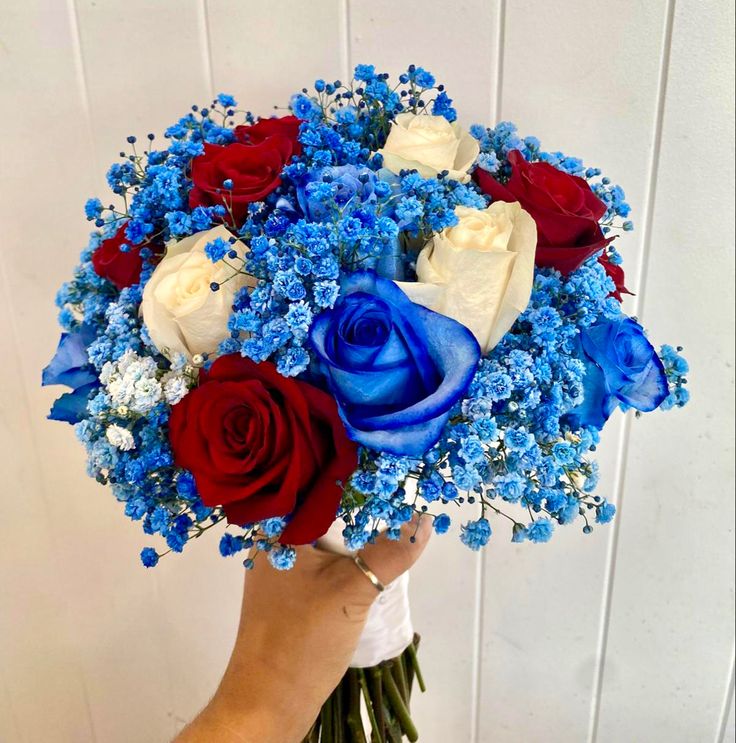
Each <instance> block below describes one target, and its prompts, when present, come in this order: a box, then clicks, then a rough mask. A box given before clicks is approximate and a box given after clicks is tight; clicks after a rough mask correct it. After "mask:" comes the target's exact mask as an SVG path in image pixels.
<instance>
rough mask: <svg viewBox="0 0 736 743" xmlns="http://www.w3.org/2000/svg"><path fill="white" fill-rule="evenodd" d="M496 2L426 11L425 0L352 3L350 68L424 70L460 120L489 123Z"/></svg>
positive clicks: (464, 2) (465, 0) (468, 1)
mask: <svg viewBox="0 0 736 743" xmlns="http://www.w3.org/2000/svg"><path fill="white" fill-rule="evenodd" d="M499 16H500V2H499V0H491V1H484V0H461V1H460V2H453V3H441V4H437V5H436V6H434V7H430V6H429V5H428V4H427V3H426V2H423V0H401V1H400V2H395V1H394V0H377V1H376V2H367V1H366V0H350V31H351V63H352V64H353V65H355V64H373V65H375V66H376V69H377V70H380V71H381V72H389V73H391V75H398V74H399V73H401V72H404V71H405V70H406V68H407V67H408V66H409V65H410V64H415V65H417V66H421V67H424V68H425V69H427V70H429V71H430V72H432V73H433V74H434V76H435V77H436V79H437V82H438V83H443V84H444V85H445V86H446V87H447V92H448V95H449V96H450V97H451V98H452V99H453V100H454V101H455V106H456V108H457V111H458V120H459V121H461V122H462V123H464V124H466V125H469V124H474V123H485V124H489V123H490V118H491V116H492V114H493V107H494V104H495V100H496V72H497V70H496V63H497V48H496V41H497V36H498V22H499Z"/></svg>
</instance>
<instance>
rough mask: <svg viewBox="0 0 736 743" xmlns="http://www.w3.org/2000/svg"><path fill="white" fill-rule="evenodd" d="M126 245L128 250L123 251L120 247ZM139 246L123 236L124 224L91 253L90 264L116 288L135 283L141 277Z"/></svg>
mask: <svg viewBox="0 0 736 743" xmlns="http://www.w3.org/2000/svg"><path fill="white" fill-rule="evenodd" d="M123 245H128V246H129V250H127V251H126V252H123V251H122V250H121V247H122V246H123ZM141 247H142V246H140V245H138V246H133V245H131V244H130V240H128V239H127V238H126V237H125V225H123V226H122V227H120V228H119V229H118V231H117V232H116V233H115V234H114V235H113V236H112V237H110V238H108V239H107V240H103V241H102V243H101V244H100V246H99V247H98V248H97V250H95V252H94V253H92V266H93V268H94V269H95V273H96V274H97V275H98V276H102V278H103V279H107V280H108V281H111V282H112V283H113V284H115V286H116V287H117V288H118V289H124V288H125V287H126V286H132V285H133V284H137V283H138V281H139V280H140V278H141V268H142V267H143V259H142V258H141Z"/></svg>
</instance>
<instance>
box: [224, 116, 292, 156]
mask: <svg viewBox="0 0 736 743" xmlns="http://www.w3.org/2000/svg"><path fill="white" fill-rule="evenodd" d="M301 124H302V119H299V118H297V117H296V116H282V117H281V118H276V117H273V118H271V119H258V121H256V123H255V124H243V125H242V126H236V127H235V139H237V140H238V142H242V143H243V144H260V143H261V142H263V141H264V140H265V139H268V138H269V137H273V136H274V135H279V136H282V137H286V138H287V139H290V140H291V141H292V143H293V145H294V150H293V153H292V154H293V155H295V156H298V155H301V154H302V145H301V142H300V141H299V127H300V125H301Z"/></svg>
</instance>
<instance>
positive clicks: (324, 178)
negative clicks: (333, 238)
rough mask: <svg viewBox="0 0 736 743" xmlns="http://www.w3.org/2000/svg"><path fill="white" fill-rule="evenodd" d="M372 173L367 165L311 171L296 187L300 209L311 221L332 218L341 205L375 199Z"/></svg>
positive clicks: (374, 176) (356, 204)
mask: <svg viewBox="0 0 736 743" xmlns="http://www.w3.org/2000/svg"><path fill="white" fill-rule="evenodd" d="M375 184H376V174H375V173H374V172H373V171H372V170H371V169H370V168H365V167H363V168H359V167H357V166H355V165H338V166H335V167H327V168H320V169H319V170H316V171H312V172H311V173H310V174H309V176H308V178H307V180H306V181H305V182H304V183H302V184H301V185H300V186H299V188H298V189H297V200H298V201H299V206H300V207H301V210H302V212H304V214H305V215H306V216H307V217H308V218H309V219H311V220H312V221H314V222H321V221H323V220H326V219H327V220H330V221H331V220H333V219H335V218H336V217H337V216H338V214H339V210H341V209H344V208H345V206H347V205H348V204H351V206H353V207H355V206H359V205H360V204H363V203H372V202H374V201H376V193H375Z"/></svg>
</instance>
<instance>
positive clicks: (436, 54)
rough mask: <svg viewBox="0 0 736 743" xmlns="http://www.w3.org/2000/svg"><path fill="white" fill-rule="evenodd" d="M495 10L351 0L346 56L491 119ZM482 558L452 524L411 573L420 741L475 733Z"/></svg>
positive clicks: (464, 516)
mask: <svg viewBox="0 0 736 743" xmlns="http://www.w3.org/2000/svg"><path fill="white" fill-rule="evenodd" d="M498 19H499V3H498V2H495V1H494V2H482V0H473V1H470V2H468V1H465V2H458V3H453V4H452V6H451V7H450V5H449V4H448V5H444V4H443V5H442V6H440V7H435V8H434V9H430V8H429V6H428V4H427V3H426V2H422V0H402V1H401V2H392V1H391V0H379V1H378V2H375V1H371V2H369V1H368V0H352V2H350V32H351V45H350V49H351V65H355V64H358V63H365V64H374V65H375V66H376V69H377V70H380V71H381V72H389V73H390V74H391V75H392V76H396V75H398V74H399V73H401V72H403V71H404V70H406V68H407V66H408V65H409V64H416V65H421V66H422V67H425V68H426V69H428V70H430V71H431V72H432V73H434V75H435V77H436V78H437V81H438V83H444V84H445V85H446V86H447V91H448V94H449V95H450V97H451V98H453V99H454V100H455V104H456V106H457V109H458V116H459V118H460V121H461V122H462V123H464V124H466V125H468V124H470V123H474V122H476V121H480V122H486V123H488V122H489V121H490V117H491V115H492V107H493V104H494V102H495V97H496V82H497V78H496V72H497V70H496V69H495V60H496V57H497V49H496V46H495V40H496V37H497V30H498ZM451 49H466V50H471V53H472V59H473V61H472V63H470V61H469V59H468V57H467V56H466V55H464V54H453V53H448V50H451ZM394 79H395V77H394ZM475 517H476V515H475V513H474V509H472V508H465V509H464V510H463V512H462V513H457V514H455V515H454V516H453V518H454V520H455V521H456V522H457V523H459V522H461V521H463V520H468V519H469V518H475ZM479 566H480V561H479V559H478V556H477V555H474V554H473V553H472V552H470V551H469V550H468V549H467V548H466V547H464V546H463V545H462V544H461V543H460V542H459V539H458V532H457V530H453V532H452V533H450V534H446V535H445V536H442V537H435V538H434V539H433V540H432V543H431V544H430V547H429V549H428V551H427V554H426V555H425V556H424V557H423V558H422V560H421V562H420V563H419V564H418V565H417V566H416V568H415V569H414V571H413V574H412V607H413V611H414V618H415V625H416V628H417V631H418V632H420V633H421V634H422V636H423V638H424V640H423V646H422V658H421V659H422V664H423V669H424V674H425V676H426V679H427V683H428V685H429V691H428V693H427V694H425V695H417V696H416V697H415V698H414V699H413V700H412V703H413V708H414V711H415V714H416V715H417V719H418V721H419V723H420V732H421V734H422V740H423V741H424V740H426V741H427V743H435V742H436V743H439V742H440V741H458V742H459V741H463V742H465V741H471V740H473V737H472V736H473V735H474V720H473V715H474V714H475V701H476V694H477V689H476V686H475V678H474V677H475V675H476V669H475V666H476V664H477V662H478V658H477V657H476V656H477V636H476V632H477V622H478V619H479V617H478V615H477V612H478V610H479V608H480V607H479V606H478V605H477V601H478V597H477V596H476V587H477V579H478V576H477V571H478V569H479ZM440 699H441V700H442V704H438V703H437V700H440Z"/></svg>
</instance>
